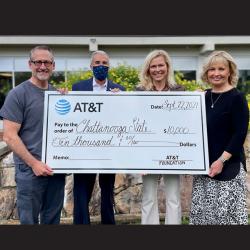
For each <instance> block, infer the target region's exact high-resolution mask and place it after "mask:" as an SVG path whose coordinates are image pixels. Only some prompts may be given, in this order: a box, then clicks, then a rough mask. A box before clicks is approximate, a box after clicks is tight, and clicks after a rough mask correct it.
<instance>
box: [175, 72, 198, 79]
mask: <svg viewBox="0 0 250 250" xmlns="http://www.w3.org/2000/svg"><path fill="white" fill-rule="evenodd" d="M177 72H179V73H181V74H183V77H182V79H185V80H188V81H192V80H196V71H195V70H178V71H174V73H177Z"/></svg>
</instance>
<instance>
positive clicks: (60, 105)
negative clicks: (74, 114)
mask: <svg viewBox="0 0 250 250" xmlns="http://www.w3.org/2000/svg"><path fill="white" fill-rule="evenodd" d="M55 109H56V112H57V113H58V114H60V115H66V114H67V113H69V111H70V109H71V105H70V103H69V102H68V101H67V100H65V99H60V100H58V101H57V102H56V105H55Z"/></svg>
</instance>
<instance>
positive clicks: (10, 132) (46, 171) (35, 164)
mask: <svg viewBox="0 0 250 250" xmlns="http://www.w3.org/2000/svg"><path fill="white" fill-rule="evenodd" d="M20 127H21V125H20V124H19V123H16V122H12V121H9V120H6V119H4V120H3V131H4V132H3V140H4V141H5V142H6V143H7V145H8V146H9V147H10V149H11V150H12V151H13V152H14V153H15V154H17V155H18V156H19V157H20V158H21V159H22V160H23V161H24V162H25V163H26V164H27V165H28V166H30V167H31V168H32V170H33V172H34V174H35V175H36V176H40V175H43V176H47V175H52V174H53V171H52V169H51V168H50V167H49V166H47V165H46V164H44V163H43V162H41V161H39V160H37V159H36V158H35V157H34V156H33V155H32V154H31V153H30V152H29V151H28V150H27V148H26V146H25V145H24V144H23V142H22V140H21V138H20V137H19V135H18V131H19V130H20Z"/></svg>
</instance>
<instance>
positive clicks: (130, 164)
mask: <svg viewBox="0 0 250 250" xmlns="http://www.w3.org/2000/svg"><path fill="white" fill-rule="evenodd" d="M44 104H45V106H44V107H45V110H44V130H43V151H42V161H43V162H45V163H46V164H48V165H49V166H50V167H51V168H52V169H53V170H54V172H55V173H157V174H160V173H161V174H206V173H208V168H209V159H208V148H207V129H206V109H205V100H204V93H202V92H179V91H178V92H157V93H155V92H119V93H112V92H107V93H98V92H97V93H95V92H81V91H77V92H74V91H72V92H69V93H68V94H66V95H61V94H59V93H58V92H55V91H48V92H46V95H45V103H44Z"/></svg>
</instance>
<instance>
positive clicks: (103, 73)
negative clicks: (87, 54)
mask: <svg viewBox="0 0 250 250" xmlns="http://www.w3.org/2000/svg"><path fill="white" fill-rule="evenodd" d="M108 71H109V67H108V66H104V65H98V66H93V74H94V76H95V78H96V79H98V80H100V81H103V80H105V79H106V78H107V76H108Z"/></svg>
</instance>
